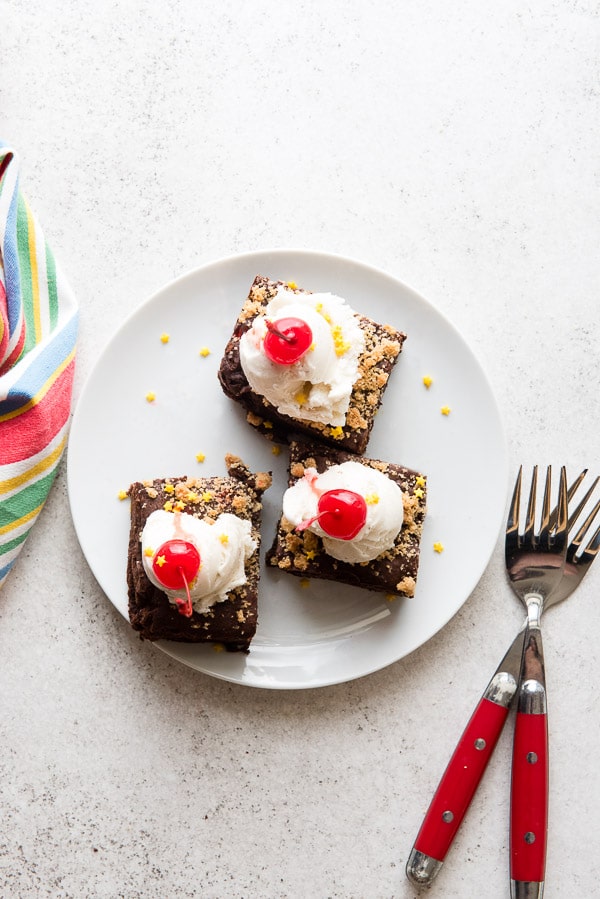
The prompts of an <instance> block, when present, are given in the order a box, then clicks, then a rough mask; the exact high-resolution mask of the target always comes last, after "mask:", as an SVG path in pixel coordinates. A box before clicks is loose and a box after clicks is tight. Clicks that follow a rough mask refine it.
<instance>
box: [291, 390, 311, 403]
mask: <svg viewBox="0 0 600 899" xmlns="http://www.w3.org/2000/svg"><path fill="white" fill-rule="evenodd" d="M307 399H308V396H307V394H306V392H305V391H304V390H299V391H298V393H297V394H296V395H295V397H294V402H295V403H298V405H299V406H303V405H304V403H305V402H306V401H307Z"/></svg>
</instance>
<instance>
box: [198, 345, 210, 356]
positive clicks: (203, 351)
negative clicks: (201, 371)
mask: <svg viewBox="0 0 600 899" xmlns="http://www.w3.org/2000/svg"><path fill="white" fill-rule="evenodd" d="M200 355H201V356H203V357H204V358H205V359H206V357H207V356H210V350H209V348H208V347H207V346H203V347H200Z"/></svg>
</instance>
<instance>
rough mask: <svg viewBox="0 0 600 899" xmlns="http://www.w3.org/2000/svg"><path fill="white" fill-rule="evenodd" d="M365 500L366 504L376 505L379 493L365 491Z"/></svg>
mask: <svg viewBox="0 0 600 899" xmlns="http://www.w3.org/2000/svg"><path fill="white" fill-rule="evenodd" d="M365 502H366V504H367V506H376V505H377V503H378V502H379V495H378V494H377V493H367V495H366V496H365Z"/></svg>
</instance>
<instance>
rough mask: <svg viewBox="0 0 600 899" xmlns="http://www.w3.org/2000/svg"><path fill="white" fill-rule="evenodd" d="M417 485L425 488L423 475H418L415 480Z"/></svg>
mask: <svg viewBox="0 0 600 899" xmlns="http://www.w3.org/2000/svg"><path fill="white" fill-rule="evenodd" d="M415 484H416V485H417V487H424V486H425V478H424V477H423V475H422V474H418V475H417V477H416V478H415Z"/></svg>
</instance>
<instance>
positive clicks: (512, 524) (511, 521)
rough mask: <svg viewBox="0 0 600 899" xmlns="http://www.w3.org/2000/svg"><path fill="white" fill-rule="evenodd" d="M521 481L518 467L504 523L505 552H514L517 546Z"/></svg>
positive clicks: (521, 468)
mask: <svg viewBox="0 0 600 899" xmlns="http://www.w3.org/2000/svg"><path fill="white" fill-rule="evenodd" d="M522 480H523V466H522V465H521V466H520V467H519V473H518V475H517V480H516V481H515V489H514V491H513V495H512V499H511V501H510V506H509V510H508V519H507V522H506V552H507V554H509V553H511V552H514V551H515V550H516V549H517V547H518V545H519V508H520V505H521V484H522Z"/></svg>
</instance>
